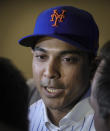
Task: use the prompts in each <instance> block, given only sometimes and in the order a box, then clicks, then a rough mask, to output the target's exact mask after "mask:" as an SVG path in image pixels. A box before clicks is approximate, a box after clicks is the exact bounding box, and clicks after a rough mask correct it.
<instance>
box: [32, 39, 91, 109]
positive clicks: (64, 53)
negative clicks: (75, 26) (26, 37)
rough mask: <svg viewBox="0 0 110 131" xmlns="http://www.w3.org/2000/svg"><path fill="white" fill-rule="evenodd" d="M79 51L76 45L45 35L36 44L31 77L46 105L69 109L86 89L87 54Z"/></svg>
mask: <svg viewBox="0 0 110 131" xmlns="http://www.w3.org/2000/svg"><path fill="white" fill-rule="evenodd" d="M83 55H84V54H83ZM83 55H82V54H81V51H80V50H79V49H77V48H76V47H74V46H72V45H70V44H68V43H66V42H63V41H61V40H58V39H56V38H48V39H46V38H45V39H44V40H41V41H40V42H38V43H37V44H36V46H35V49H34V51H33V77H34V80H35V83H36V86H37V88H38V90H39V92H40V95H41V97H42V99H43V101H44V103H45V105H46V106H47V107H48V108H51V109H59V110H62V109H63V110H64V109H69V108H70V105H71V104H72V103H74V101H76V99H77V98H79V97H80V96H81V95H82V94H83V93H84V91H85V90H86V89H87V85H88V81H89V77H88V75H89V67H88V58H87V56H86V55H85V56H83Z"/></svg>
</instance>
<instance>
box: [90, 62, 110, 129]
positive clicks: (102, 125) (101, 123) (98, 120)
mask: <svg viewBox="0 0 110 131" xmlns="http://www.w3.org/2000/svg"><path fill="white" fill-rule="evenodd" d="M103 64H104V61H102V62H101V63H100V65H99V67H98V69H97V71H96V73H95V76H94V78H93V82H92V91H91V97H90V103H91V106H92V107H93V109H94V112H95V113H94V125H95V128H96V131H110V122H109V123H108V124H107V123H106V121H105V120H104V118H103V117H102V116H101V112H100V110H99V108H100V107H99V105H98V103H97V98H96V88H97V86H98V80H99V78H100V77H101V75H102V74H100V71H101V66H102V65H103Z"/></svg>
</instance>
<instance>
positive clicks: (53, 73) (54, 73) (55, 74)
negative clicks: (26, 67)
mask: <svg viewBox="0 0 110 131" xmlns="http://www.w3.org/2000/svg"><path fill="white" fill-rule="evenodd" d="M60 76H61V74H60V68H59V64H58V63H57V62H55V61H50V62H48V63H47V64H46V65H45V71H44V77H47V78H49V79H59V78H60Z"/></svg>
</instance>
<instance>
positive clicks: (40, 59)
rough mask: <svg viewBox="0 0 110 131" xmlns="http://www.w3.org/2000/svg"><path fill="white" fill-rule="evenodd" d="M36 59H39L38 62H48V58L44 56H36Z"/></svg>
mask: <svg viewBox="0 0 110 131" xmlns="http://www.w3.org/2000/svg"><path fill="white" fill-rule="evenodd" d="M35 57H36V58H37V60H39V61H44V60H46V58H47V57H46V56H44V55H36V56H35Z"/></svg>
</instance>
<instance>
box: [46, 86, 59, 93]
mask: <svg viewBox="0 0 110 131" xmlns="http://www.w3.org/2000/svg"><path fill="white" fill-rule="evenodd" d="M47 91H48V92H51V93H53V92H56V91H57V90H56V89H50V88H48V87H47Z"/></svg>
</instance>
